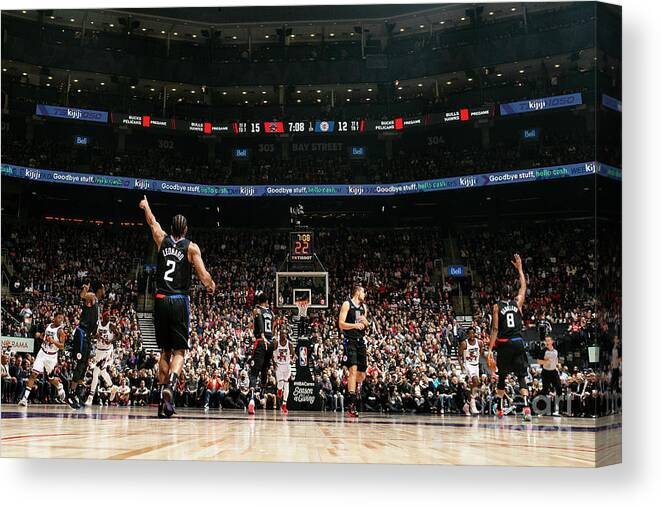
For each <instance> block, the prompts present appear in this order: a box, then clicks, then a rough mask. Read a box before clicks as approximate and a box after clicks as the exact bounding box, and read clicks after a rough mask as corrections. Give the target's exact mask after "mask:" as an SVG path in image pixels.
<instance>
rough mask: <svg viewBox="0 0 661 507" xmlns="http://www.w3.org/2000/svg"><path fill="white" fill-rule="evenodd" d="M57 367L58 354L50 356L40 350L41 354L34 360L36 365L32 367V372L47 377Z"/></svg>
mask: <svg viewBox="0 0 661 507" xmlns="http://www.w3.org/2000/svg"><path fill="white" fill-rule="evenodd" d="M55 366H57V352H55V353H54V354H49V353H47V352H44V351H43V350H39V353H38V354H37V357H36V359H35V360H34V364H33V365H32V371H34V372H36V373H39V374H41V373H45V374H46V375H50V374H51V373H52V371H53V370H54V369H55Z"/></svg>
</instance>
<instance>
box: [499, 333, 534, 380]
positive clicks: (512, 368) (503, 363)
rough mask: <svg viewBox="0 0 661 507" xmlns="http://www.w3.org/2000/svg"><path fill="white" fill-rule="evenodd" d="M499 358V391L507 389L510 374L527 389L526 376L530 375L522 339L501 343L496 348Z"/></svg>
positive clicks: (511, 339) (512, 339)
mask: <svg viewBox="0 0 661 507" xmlns="http://www.w3.org/2000/svg"><path fill="white" fill-rule="evenodd" d="M496 352H497V353H498V356H497V358H496V364H497V365H498V389H505V378H506V377H507V375H509V374H510V373H512V374H514V375H515V376H516V378H517V379H518V380H519V385H520V386H521V387H522V388H524V387H527V384H526V375H527V373H528V361H527V357H526V351H525V349H524V348H523V339H522V338H510V339H509V340H508V341H506V342H499V343H498V347H497V348H496Z"/></svg>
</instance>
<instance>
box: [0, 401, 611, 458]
mask: <svg viewBox="0 0 661 507" xmlns="http://www.w3.org/2000/svg"><path fill="white" fill-rule="evenodd" d="M0 415H1V417H2V419H1V420H0V456H1V457H21V458H91V459H159V460H163V459H167V460H174V459H176V460H223V461H281V462H313V463H406V464H447V465H511V466H565V467H593V466H600V465H607V464H611V463H618V462H620V461H621V459H622V440H621V429H622V423H621V417H620V416H609V417H605V418H602V419H599V420H592V419H575V418H571V419H570V418H562V417H540V418H537V417H535V418H533V421H532V422H530V423H525V424H522V423H521V422H520V421H519V420H518V419H515V418H514V417H506V418H504V419H502V420H498V419H496V418H494V417H475V418H469V417H457V416H415V415H397V416H387V415H379V414H361V417H360V418H359V419H346V418H345V417H344V416H343V415H342V414H339V413H338V414H334V413H321V412H314V413H311V412H290V413H289V415H288V416H282V415H281V414H279V413H276V412H274V411H271V410H269V411H258V412H257V414H256V415H255V416H252V417H249V416H247V415H246V414H245V413H244V412H241V411H228V410H226V411H222V412H219V411H218V410H214V409H212V410H210V411H209V412H207V413H205V412H203V411H201V410H193V409H179V410H178V413H177V415H176V416H174V417H173V418H172V419H168V420H163V419H158V418H157V417H156V409H155V408H134V407H131V408H126V407H96V406H95V407H90V408H85V409H83V410H79V411H73V410H71V409H70V408H68V407H65V406H59V405H56V406H44V405H34V406H30V407H28V408H27V409H26V408H21V407H18V406H16V405H3V406H2V407H1V411H0Z"/></svg>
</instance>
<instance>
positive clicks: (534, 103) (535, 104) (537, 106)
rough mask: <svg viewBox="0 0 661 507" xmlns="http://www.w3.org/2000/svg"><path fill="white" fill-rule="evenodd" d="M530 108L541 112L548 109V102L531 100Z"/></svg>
mask: <svg viewBox="0 0 661 507" xmlns="http://www.w3.org/2000/svg"><path fill="white" fill-rule="evenodd" d="M528 107H529V108H530V109H534V110H535V111H539V110H540V109H544V108H545V107H546V101H545V100H543V99H538V100H531V101H530V102H528Z"/></svg>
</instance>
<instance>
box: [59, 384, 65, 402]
mask: <svg viewBox="0 0 661 507" xmlns="http://www.w3.org/2000/svg"><path fill="white" fill-rule="evenodd" d="M57 395H58V396H59V397H60V400H64V399H65V398H66V394H64V388H63V387H62V384H60V385H59V386H57Z"/></svg>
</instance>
